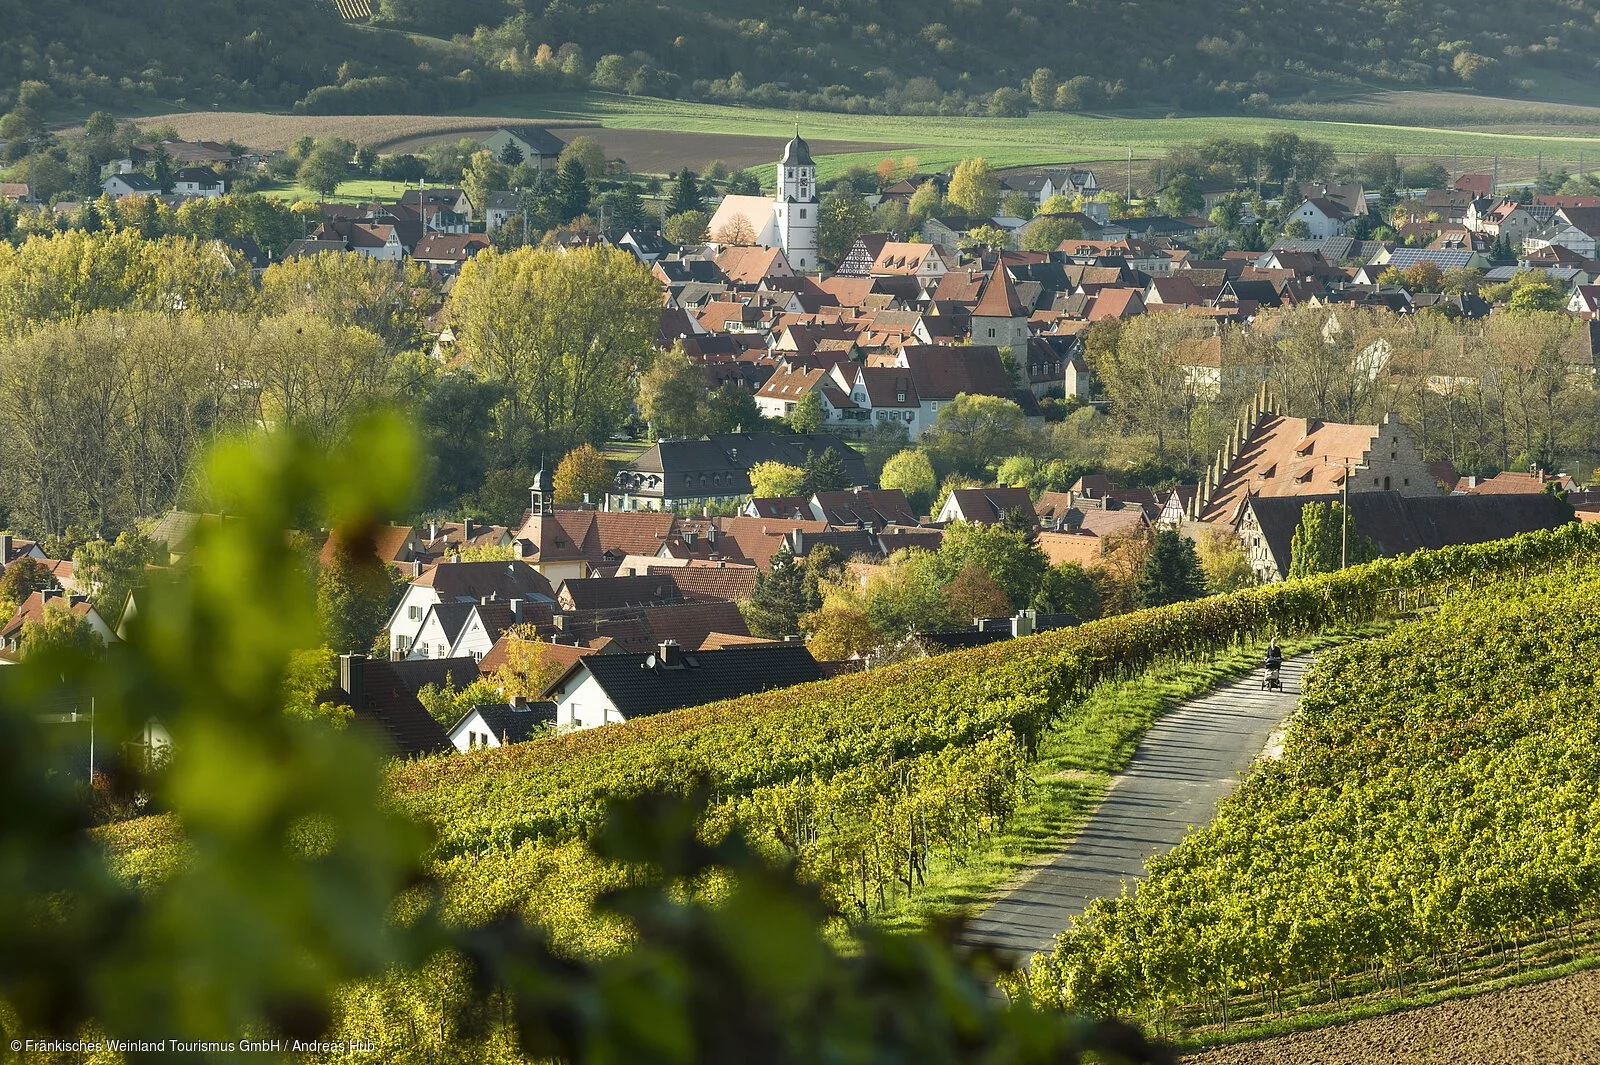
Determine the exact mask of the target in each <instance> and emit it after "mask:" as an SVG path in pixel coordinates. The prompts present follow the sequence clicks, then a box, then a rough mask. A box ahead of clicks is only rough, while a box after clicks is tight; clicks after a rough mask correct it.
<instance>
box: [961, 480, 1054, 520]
mask: <svg viewBox="0 0 1600 1065" xmlns="http://www.w3.org/2000/svg"><path fill="white" fill-rule="evenodd" d="M950 499H951V502H952V503H953V504H954V506H953V507H952V506H951V505H950V504H949V503H947V504H946V506H947V507H948V508H950V509H951V510H952V511H953V512H954V513H955V514H956V516H957V517H958V518H959V519H960V520H962V521H970V522H980V523H983V524H986V525H993V524H994V523H996V522H998V521H1000V519H1002V518H1004V517H1005V516H1006V513H1007V512H1008V511H1012V510H1020V511H1021V512H1022V515H1023V517H1025V518H1027V519H1028V522H1029V524H1031V525H1037V524H1038V523H1039V516H1038V514H1036V513H1035V512H1034V509H1033V499H1032V497H1031V496H1030V495H1029V494H1028V490H1027V489H1026V488H957V489H956V490H955V491H953V492H951V493H950Z"/></svg>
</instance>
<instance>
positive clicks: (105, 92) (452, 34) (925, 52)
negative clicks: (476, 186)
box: [0, 0, 1600, 113]
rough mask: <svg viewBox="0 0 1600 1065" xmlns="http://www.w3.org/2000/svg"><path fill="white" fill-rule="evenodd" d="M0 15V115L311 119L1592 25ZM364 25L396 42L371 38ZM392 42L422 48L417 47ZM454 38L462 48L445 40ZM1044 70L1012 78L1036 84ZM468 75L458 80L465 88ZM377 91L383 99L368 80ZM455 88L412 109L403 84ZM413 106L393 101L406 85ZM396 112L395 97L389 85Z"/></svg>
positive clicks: (918, 100) (1347, 46)
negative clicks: (0, 28)
mask: <svg viewBox="0 0 1600 1065" xmlns="http://www.w3.org/2000/svg"><path fill="white" fill-rule="evenodd" d="M371 7H372V11H373V18H372V25H371V26H369V27H362V28H357V27H354V26H351V25H348V24H345V23H343V22H342V21H341V20H340V19H339V17H338V14H337V13H336V11H335V9H334V5H333V4H332V3H331V2H324V0H272V2H269V0H186V2H182V3H180V2H179V0H152V2H151V3H148V4H142V5H138V6H136V7H128V6H126V5H118V4H113V3H112V2H111V0H0V25H4V26H6V27H7V30H6V32H5V33H4V34H3V35H0V104H3V103H5V102H6V99H7V98H8V97H11V96H13V95H14V92H15V87H16V85H17V84H18V82H20V81H21V80H22V79H37V80H41V81H45V82H46V83H48V84H50V85H51V87H52V88H53V89H54V90H55V92H56V94H57V96H58V97H60V98H62V99H64V100H67V101H69V102H72V103H76V104H83V103H89V104H99V105H108V104H115V103H119V102H120V103H127V102H129V101H132V100H135V99H137V98H140V97H154V98H164V99H169V100H170V99H179V98H184V99H187V100H188V101H189V102H191V103H196V104H203V105H206V106H209V105H211V104H213V103H221V102H235V103H261V104H269V105H277V106H286V105H288V104H290V103H292V102H294V101H296V100H301V99H304V98H305V97H306V94H307V93H309V92H311V90H313V89H316V88H318V87H320V86H338V85H343V86H344V88H343V89H340V90H329V91H325V92H324V93H323V94H322V95H321V96H320V97H316V98H313V99H311V100H307V102H306V109H308V110H313V111H322V112H329V111H334V110H342V111H363V110H371V109H373V108H374V107H375V106H377V105H379V104H382V105H384V109H386V110H390V111H395V110H405V109H407V107H408V106H415V107H421V108H427V109H430V110H439V109H443V108H449V107H455V106H461V104H462V100H463V98H465V97H475V96H477V95H479V94H487V93H497V92H511V91H521V90H527V89H537V88H541V87H555V86H558V85H559V86H563V87H569V88H570V87H576V86H583V85H588V84H594V85H595V86H597V87H601V88H610V89H616V90H621V91H631V92H636V93H641V94H646V95H678V96H684V97H693V98H714V99H724V100H731V101H739V102H744V101H756V102H765V103H773V104H783V105H786V106H798V105H807V106H812V107H826V108H830V109H835V110H882V109H890V110H903V111H930V110H938V111H944V112H947V113H949V112H961V111H969V110H970V111H979V112H982V111H985V110H987V109H989V108H991V107H994V106H998V107H999V108H1000V109H1001V110H1005V109H1015V108H1016V107H1018V106H1022V105H1023V99H1022V98H1018V96H1017V95H1013V96H1012V97H1011V98H1009V99H1004V100H1002V101H1000V102H999V103H998V105H996V102H994V101H992V100H991V99H990V94H991V93H992V92H993V91H994V90H995V89H997V88H1002V87H1010V88H1019V87H1027V88H1029V89H1031V90H1032V92H1031V93H1027V94H1021V96H1022V97H1024V98H1025V97H1026V96H1028V95H1031V97H1032V100H1033V103H1034V105H1037V106H1043V107H1060V108H1064V109H1069V110H1078V109H1083V108H1093V107H1100V106H1118V105H1136V104H1137V105H1153V106H1163V107H1179V106H1181V107H1182V108H1183V109H1184V110H1188V111H1195V110H1205V109H1236V108H1239V107H1241V106H1253V107H1259V106H1263V105H1265V104H1267V103H1269V102H1277V101H1284V100H1290V99H1296V98H1303V97H1305V96H1306V95H1308V94H1322V95H1326V94H1327V93H1329V92H1338V91H1340V90H1343V89H1347V88H1351V87H1354V86H1357V85H1360V84H1383V85H1390V86H1411V87H1426V86H1433V87H1458V88H1459V87H1462V86H1465V87H1469V88H1474V89H1483V90H1493V91H1500V92H1518V91H1526V90H1531V88H1532V87H1533V84H1534V82H1533V79H1534V78H1535V77H1536V76H1537V77H1543V78H1548V77H1550V76H1553V75H1560V76H1564V77H1566V78H1568V79H1570V80H1572V81H1574V82H1575V83H1577V84H1580V85H1582V84H1591V83H1596V77H1597V76H1596V64H1595V61H1594V59H1593V56H1594V55H1595V53H1596V51H1597V49H1600V24H1597V19H1600V16H1597V15H1596V14H1595V13H1594V12H1592V11H1590V10H1587V9H1586V5H1582V4H1579V3H1576V2H1574V0H1515V2H1514V3H1511V4H1509V5H1487V4H1468V5H1455V6H1438V5H1429V4H1421V3H1414V2H1411V0H1326V2H1325V3H1323V4H1320V5H1315V6H1313V7H1312V8H1309V9H1308V8H1306V7H1304V6H1303V5H1300V4H1295V3H1291V2H1290V0H1245V2H1244V3H1242V4H1233V3H1227V4H1225V3H1222V2H1221V0H1199V2H1196V3H1189V4H1181V5H1179V4H1169V3H1162V4H1159V5H1157V4H1154V3H1153V2H1150V0H1146V2H1144V3H1117V2H1114V0H1071V2H1069V3H1065V4H1063V3H1061V2H1059V0H820V2H818V3H814V4H804V5H797V4H794V3H789V2H779V0H738V2H735V0H588V2H583V0H372V4H371ZM373 27H378V28H384V29H391V30H400V31H406V32H403V33H400V32H394V33H377V32H373ZM410 34H416V35H426V36H427V37H428V38H431V39H432V40H431V41H430V40H427V39H423V38H420V37H417V36H411V35H410ZM451 39H454V40H456V41H457V42H458V43H457V44H455V45H451V44H449V43H447V42H448V41H449V40H451ZM1041 67H1044V68H1049V69H1050V71H1051V73H1050V75H1049V76H1048V77H1042V78H1039V79H1036V84H1033V85H1029V79H1030V78H1031V77H1032V75H1033V72H1034V71H1035V70H1036V69H1038V68H1041ZM464 70H470V74H467V75H463V71H464ZM384 77H395V78H398V79H401V80H399V81H396V82H390V83H386V84H385V83H375V82H373V81H372V79H377V78H384ZM419 82H421V83H426V84H429V85H434V84H435V83H441V82H449V83H450V84H449V85H446V86H445V87H444V91H439V89H438V88H437V87H435V88H433V89H430V90H429V91H428V92H425V93H416V92H415V89H416V86H417V84H418V83H419ZM408 89H410V90H412V91H411V92H407V90H408ZM397 90H398V91H399V92H400V94H401V98H400V99H399V100H396V99H395V98H394V93H395V91H397Z"/></svg>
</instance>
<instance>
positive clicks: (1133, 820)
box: [965, 655, 1310, 964]
mask: <svg viewBox="0 0 1600 1065" xmlns="http://www.w3.org/2000/svg"><path fill="white" fill-rule="evenodd" d="M1309 663H1310V656H1309V655H1300V656H1297V657H1295V658H1290V659H1285V660H1284V663H1283V674H1282V677H1283V690H1282V691H1281V692H1270V691H1262V690H1261V670H1259V669H1257V670H1256V671H1255V672H1253V673H1252V674H1251V675H1250V676H1248V677H1246V678H1244V679H1242V680H1238V681H1234V682H1233V683H1230V684H1227V685H1224V686H1223V687H1220V688H1218V689H1217V690H1216V691H1213V692H1211V693H1210V694H1208V695H1204V696H1201V697H1200V698H1197V699H1191V700H1189V701H1187V702H1184V703H1181V704H1179V705H1178V706H1177V707H1175V708H1174V709H1173V710H1171V711H1170V712H1168V713H1167V714H1166V715H1164V716H1163V717H1162V718H1161V719H1160V720H1158V721H1157V722H1156V723H1155V724H1154V725H1152V726H1151V727H1150V730H1149V731H1148V732H1146V733H1145V735H1144V739H1142V740H1141V741H1140V742H1139V746H1138V748H1137V749H1136V750H1135V751H1134V754H1133V759H1132V760H1131V761H1130V762H1129V763H1128V767H1127V769H1125V770H1124V771H1123V772H1122V773H1121V774H1120V775H1118V776H1117V777H1116V778H1115V779H1114V780H1113V781H1112V782H1111V788H1110V790H1109V791H1108V792H1107V794H1106V797H1105V801H1103V802H1102V803H1101V804H1100V808H1099V809H1097V810H1096V811H1095V812H1094V815H1093V816H1092V817H1091V818H1090V819H1089V821H1088V823H1087V824H1085V825H1084V826H1083V830H1082V831H1081V832H1079V833H1078V835H1077V837H1076V838H1075V839H1073V840H1072V842H1071V843H1070V844H1068V845H1067V848H1066V849H1065V850H1064V851H1062V852H1061V853H1060V854H1058V855H1056V857H1055V859H1054V860H1053V861H1051V862H1050V864H1049V865H1046V866H1044V867H1042V868H1041V869H1039V871H1038V872H1037V873H1035V874H1034V875H1033V876H1032V877H1031V878H1030V879H1028V880H1027V881H1025V882H1023V883H1021V884H1019V885H1018V886H1017V887H1015V888H1014V889H1012V890H1011V891H1010V892H1009V893H1008V894H1006V895H1004V896H1002V897H1001V898H1000V899H999V900H998V901H997V902H995V904H994V905H993V906H991V907H989V908H988V909H987V910H985V911H984V912H983V913H981V914H979V915H978V916H977V917H976V918H974V919H973V921H972V923H971V924H970V925H969V926H968V928H967V931H966V935H965V939H966V941H967V942H968V943H969V944H972V945H974V946H978V945H982V946H989V947H998V948H1000V949H1002V950H1006V951H1011V952H1014V953H1015V954H1017V955H1020V958H1019V960H1020V961H1021V962H1022V963H1023V964H1026V963H1027V961H1028V959H1029V958H1031V957H1032V956H1033V955H1034V954H1035V953H1037V952H1039V951H1043V950H1048V949H1049V948H1050V946H1051V945H1052V944H1053V943H1054V942H1055V938H1056V936H1057V935H1058V934H1060V933H1061V931H1062V930H1064V929H1065V928H1066V927H1067V921H1068V920H1069V919H1070V918H1073V917H1076V916H1078V915H1079V914H1081V913H1082V912H1083V911H1084V909H1085V908H1086V907H1087V906H1088V905H1089V903H1090V902H1091V901H1092V900H1094V899H1097V898H1101V897H1104V896H1113V895H1117V894H1119V893H1120V892H1121V891H1122V883H1123V881H1125V880H1134V879H1137V878H1138V877H1140V876H1142V875H1143V874H1144V863H1145V861H1146V860H1147V859H1148V858H1150V857H1152V856H1154V855H1157V854H1164V853H1166V852H1167V851H1169V850H1171V849H1172V848H1173V847H1174V846H1176V845H1177V843H1178V841H1179V840H1181V839H1183V837H1184V834H1185V833H1186V832H1187V831H1188V830H1189V827H1190V826H1191V825H1194V826H1200V825H1204V824H1206V823H1208V822H1209V821H1210V820H1211V819H1212V817H1213V816H1215V814H1216V810H1217V803H1218V802H1220V801H1221V800H1222V798H1223V797H1224V796H1226V795H1228V794H1229V793H1230V792H1232V791H1233V789H1234V788H1235V787H1237V786H1238V784H1239V782H1240V780H1241V779H1242V774H1243V773H1244V771H1245V770H1247V769H1249V767H1250V765H1251V763H1252V762H1254V761H1255V760H1256V758H1257V757H1259V756H1260V754H1261V753H1262V751H1263V749H1264V748H1265V747H1266V746H1267V743H1268V741H1269V740H1270V739H1271V738H1272V734H1273V732H1274V731H1276V730H1277V729H1278V728H1279V726H1281V725H1282V724H1283V723H1284V721H1285V720H1287V719H1288V717H1289V715H1290V713H1292V712H1293V710H1294V706H1295V703H1296V702H1297V701H1298V700H1299V698H1300V691H1301V678H1302V677H1303V676H1304V674H1305V670H1306V667H1307V665H1309Z"/></svg>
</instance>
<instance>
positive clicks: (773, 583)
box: [740, 467, 821, 640]
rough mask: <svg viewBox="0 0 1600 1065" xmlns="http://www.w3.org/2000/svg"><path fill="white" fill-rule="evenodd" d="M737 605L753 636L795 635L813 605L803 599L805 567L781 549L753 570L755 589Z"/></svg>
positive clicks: (774, 637) (804, 595)
mask: <svg viewBox="0 0 1600 1065" xmlns="http://www.w3.org/2000/svg"><path fill="white" fill-rule="evenodd" d="M792 468H793V467H791V469H792ZM752 472H754V471H752ZM817 605H818V606H820V605H821V604H817ZM740 609H741V610H742V611H743V613H744V619H745V624H747V625H748V626H749V627H750V634H751V635H752V636H760V637H763V638H765V639H768V640H781V639H783V638H784V637H785V636H795V635H798V634H799V633H800V616H801V615H802V614H807V613H810V612H811V611H812V610H814V609H816V607H815V606H812V605H810V604H808V602H807V600H806V594H805V572H804V570H803V569H802V568H801V566H800V565H799V563H797V562H796V561H795V560H794V557H793V556H791V555H790V554H789V553H788V552H787V551H783V552H779V553H778V555H777V556H776V557H775V558H773V559H772V568H771V569H769V570H768V571H767V572H766V573H758V574H756V587H755V590H754V591H753V592H751V593H750V598H749V599H748V600H746V601H745V602H744V603H742V604H741V605H740Z"/></svg>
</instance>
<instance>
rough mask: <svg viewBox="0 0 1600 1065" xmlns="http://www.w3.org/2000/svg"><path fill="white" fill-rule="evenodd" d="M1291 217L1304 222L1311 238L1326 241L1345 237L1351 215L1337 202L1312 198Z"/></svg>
mask: <svg viewBox="0 0 1600 1065" xmlns="http://www.w3.org/2000/svg"><path fill="white" fill-rule="evenodd" d="M1289 217H1290V218H1291V219H1293V220H1298V221H1301V222H1304V223H1305V224H1306V229H1307V230H1309V231H1310V233H1311V236H1313V237H1316V238H1319V239H1323V240H1326V239H1327V238H1328V237H1338V236H1343V235H1344V227H1345V224H1346V223H1347V222H1349V221H1350V218H1351V213H1350V211H1349V210H1348V209H1347V208H1346V207H1345V206H1344V205H1343V204H1341V203H1339V202H1338V201H1336V200H1332V199H1329V198H1327V197H1325V196H1312V197H1310V198H1309V199H1307V200H1306V201H1305V202H1304V203H1302V204H1301V205H1300V206H1299V207H1296V208H1295V209H1294V213H1293V214H1292V215H1290V216H1289Z"/></svg>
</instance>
